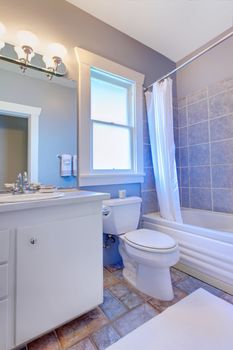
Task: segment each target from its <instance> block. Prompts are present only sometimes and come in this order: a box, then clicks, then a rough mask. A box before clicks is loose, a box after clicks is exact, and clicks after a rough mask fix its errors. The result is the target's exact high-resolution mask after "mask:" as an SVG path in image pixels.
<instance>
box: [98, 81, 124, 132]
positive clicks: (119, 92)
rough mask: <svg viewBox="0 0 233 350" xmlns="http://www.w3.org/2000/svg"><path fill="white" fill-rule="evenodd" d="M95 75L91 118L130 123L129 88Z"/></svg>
mask: <svg viewBox="0 0 233 350" xmlns="http://www.w3.org/2000/svg"><path fill="white" fill-rule="evenodd" d="M115 80H116V83H114V81H113V83H111V82H109V81H105V80H102V79H98V78H95V77H92V78H91V118H92V119H95V120H101V121H106V122H112V123H118V124H123V125H127V124H128V88H127V87H124V86H121V85H118V84H117V79H115Z"/></svg>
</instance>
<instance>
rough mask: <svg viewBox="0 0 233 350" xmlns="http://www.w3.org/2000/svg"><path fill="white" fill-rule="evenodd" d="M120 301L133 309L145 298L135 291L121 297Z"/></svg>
mask: <svg viewBox="0 0 233 350" xmlns="http://www.w3.org/2000/svg"><path fill="white" fill-rule="evenodd" d="M120 301H122V303H123V304H124V305H126V306H127V307H128V308H129V309H133V308H134V307H135V306H138V305H140V304H142V303H143V302H144V300H143V299H142V298H141V297H140V296H139V295H137V294H136V293H134V292H129V293H127V294H125V295H123V296H122V297H121V298H120Z"/></svg>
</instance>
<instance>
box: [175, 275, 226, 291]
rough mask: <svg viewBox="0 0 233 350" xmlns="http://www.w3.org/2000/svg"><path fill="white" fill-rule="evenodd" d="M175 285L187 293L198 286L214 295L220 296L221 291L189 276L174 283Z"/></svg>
mask: <svg viewBox="0 0 233 350" xmlns="http://www.w3.org/2000/svg"><path fill="white" fill-rule="evenodd" d="M176 287H177V288H179V289H181V290H183V291H184V292H186V293H187V294H190V293H192V292H194V291H195V290H197V289H198V288H203V289H205V290H207V291H208V292H210V293H212V294H214V295H216V296H221V295H222V293H223V292H222V291H221V290H219V289H217V288H215V287H213V286H211V285H209V284H207V283H205V282H202V281H200V280H198V279H196V278H194V277H191V276H189V277H188V278H186V279H185V280H183V281H180V282H178V283H176Z"/></svg>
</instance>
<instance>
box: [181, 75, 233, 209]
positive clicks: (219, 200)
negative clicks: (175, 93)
mask: <svg viewBox="0 0 233 350" xmlns="http://www.w3.org/2000/svg"><path fill="white" fill-rule="evenodd" d="M174 136H175V143H176V147H177V149H176V159H177V166H178V178H179V183H180V197H181V205H182V206H183V207H191V208H199V209H207V210H214V211H221V212H231V213H233V78H230V79H227V80H224V81H220V82H217V83H215V84H213V85H211V86H208V87H205V88H203V89H202V90H199V91H197V92H195V93H193V94H192V95H189V96H186V97H184V98H182V99H179V100H178V102H177V105H176V106H175V109H174Z"/></svg>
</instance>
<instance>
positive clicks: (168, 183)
mask: <svg viewBox="0 0 233 350" xmlns="http://www.w3.org/2000/svg"><path fill="white" fill-rule="evenodd" d="M146 104H147V115H148V124H149V135H150V143H151V153H152V161H153V168H154V175H155V180H156V190H157V195H158V201H159V207H160V214H161V216H162V217H163V218H165V219H168V220H172V221H177V222H182V217H181V212H180V200H179V187H178V181H177V172H176V161H175V144H174V136H173V105H172V80H171V79H170V78H167V79H165V80H163V81H162V82H161V83H158V82H156V83H154V84H153V89H152V92H149V91H147V92H146Z"/></svg>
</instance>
